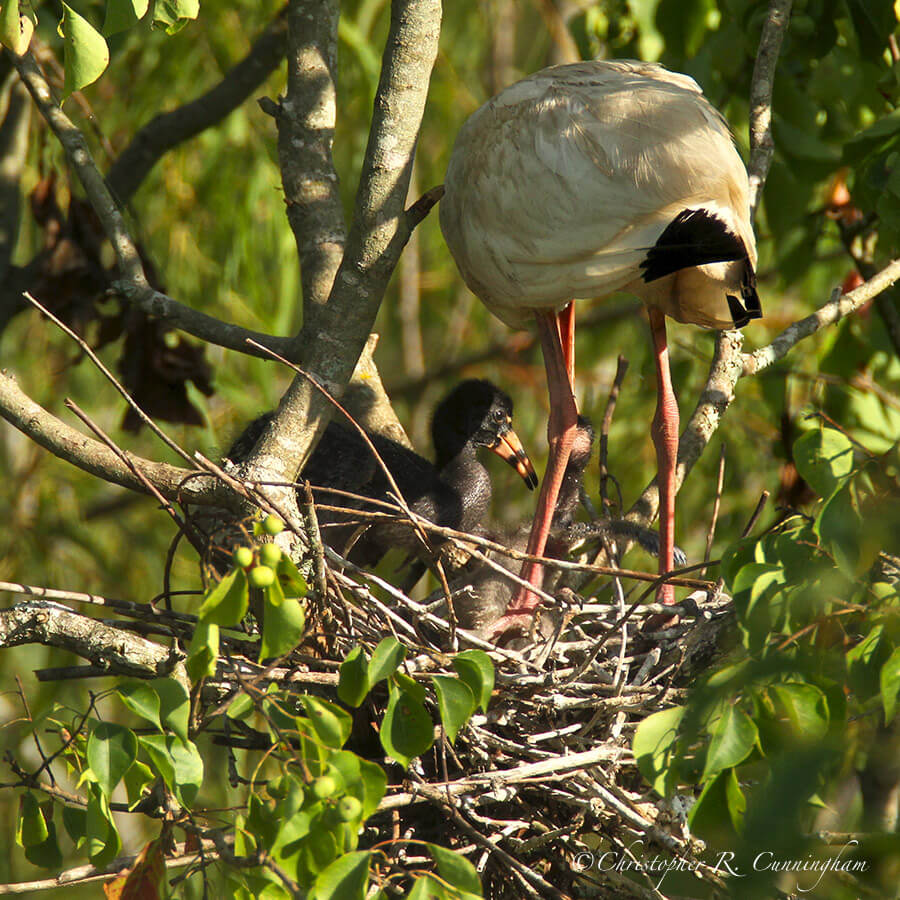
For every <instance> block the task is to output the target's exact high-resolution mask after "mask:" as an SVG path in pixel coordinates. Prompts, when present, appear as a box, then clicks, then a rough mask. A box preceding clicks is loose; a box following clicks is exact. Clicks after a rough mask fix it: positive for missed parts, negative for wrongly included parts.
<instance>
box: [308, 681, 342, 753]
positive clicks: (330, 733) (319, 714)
mask: <svg viewBox="0 0 900 900" xmlns="http://www.w3.org/2000/svg"><path fill="white" fill-rule="evenodd" d="M300 702H301V703H302V704H303V708H304V709H305V710H306V714H307V716H309V721H310V722H311V723H312V727H313V729H314V730H315V732H316V736H317V737H318V738H319V740H320V741H322V743H323V744H325V746H326V747H332V748H334V749H335V750H340V749H341V747H343V746H344V744H345V743H346V742H347V738H349V737H350V730H351V729H352V727H353V719H352V718H351V717H350V716H349V715H348V714H347V713H346V712H345V711H344V710H342V709H341V708H340V707H339V706H336V705H335V704H334V703H329V702H328V701H327V700H320V699H319V698H318V697H310V696H309V695H308V694H301V696H300Z"/></svg>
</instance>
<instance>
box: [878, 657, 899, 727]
mask: <svg viewBox="0 0 900 900" xmlns="http://www.w3.org/2000/svg"><path fill="white" fill-rule="evenodd" d="M898 693H900V647H898V648H897V649H896V650H894V652H893V653H892V654H891V655H890V656H889V657H888V658H887V661H886V662H885V664H884V665H883V666H882V667H881V702H882V703H883V704H884V722H885V725H890V723H891V722H892V721H893V720H894V715H895V714H896V712H897V694H898Z"/></svg>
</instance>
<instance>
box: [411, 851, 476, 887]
mask: <svg viewBox="0 0 900 900" xmlns="http://www.w3.org/2000/svg"><path fill="white" fill-rule="evenodd" d="M425 846H426V847H427V848H428V852H429V853H430V854H431V858H432V859H433V860H434V861H435V863H437V870H438V875H440V876H441V878H443V879H444V881H446V882H447V883H448V884H449V885H450V886H451V887H454V888H456V889H457V890H460V891H465V892H466V893H469V894H475V895H476V896H479V897H480V896H481V880H480V879H479V878H478V873H477V872H476V871H475V866H473V865H472V863H470V862H469V861H468V860H467V859H466V858H465V857H464V856H462V855H461V854H459V853H455V852H454V851H453V850H448V849H447V848H446V847H440V846H438V845H437V844H426V845H425Z"/></svg>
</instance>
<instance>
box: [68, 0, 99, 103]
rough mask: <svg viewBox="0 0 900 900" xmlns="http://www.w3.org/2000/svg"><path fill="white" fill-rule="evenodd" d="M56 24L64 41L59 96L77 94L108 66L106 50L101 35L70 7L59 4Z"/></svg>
mask: <svg viewBox="0 0 900 900" xmlns="http://www.w3.org/2000/svg"><path fill="white" fill-rule="evenodd" d="M62 7H63V19H62V22H61V23H60V28H61V29H62V34H63V37H64V39H65V42H64V43H65V66H66V76H65V81H64V83H63V96H64V97H68V96H69V95H70V94H71V93H73V92H74V91H80V90H81V89H82V88H84V87H87V86H88V85H89V84H92V83H93V82H95V81H96V80H97V79H98V78H99V77H100V76H101V75H102V74H103V72H104V70H105V69H106V67H107V66H108V65H109V48H108V47H107V46H106V41H105V40H103V35H101V34H100V32H99V31H97V30H96V29H95V28H94V26H93V25H91V23H90V22H88V21H87V19H84V18H82V17H81V16H79V15H78V13H77V12H75V10H74V9H72V7H70V6H68V5H67V4H65V3H63V5H62Z"/></svg>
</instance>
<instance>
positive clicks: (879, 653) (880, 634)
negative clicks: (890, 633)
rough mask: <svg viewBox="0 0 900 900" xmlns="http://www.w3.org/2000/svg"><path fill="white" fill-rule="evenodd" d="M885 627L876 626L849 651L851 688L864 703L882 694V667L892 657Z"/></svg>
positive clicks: (848, 669) (848, 666)
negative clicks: (885, 637) (885, 635)
mask: <svg viewBox="0 0 900 900" xmlns="http://www.w3.org/2000/svg"><path fill="white" fill-rule="evenodd" d="M890 655H891V653H890V648H889V647H888V644H887V641H886V640H884V626H883V625H876V626H875V627H874V628H873V629H872V630H871V631H870V632H869V633H868V634H867V635H866V636H865V637H864V638H863V639H862V640H861V641H860V642H859V643H858V644H857V645H856V646H855V647H853V648H852V649H850V650H849V651H847V674H848V675H849V680H850V687H851V689H852V690H854V691H855V692H856V693H857V694H858V695H859V696H860V699H862V700H863V701H865V700H868V699H869V697H871V696H873V695H875V694H880V693H881V667H882V666H883V665H884V664H885V662H887V660H888V658H889V657H890Z"/></svg>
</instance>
